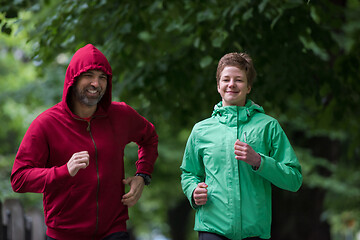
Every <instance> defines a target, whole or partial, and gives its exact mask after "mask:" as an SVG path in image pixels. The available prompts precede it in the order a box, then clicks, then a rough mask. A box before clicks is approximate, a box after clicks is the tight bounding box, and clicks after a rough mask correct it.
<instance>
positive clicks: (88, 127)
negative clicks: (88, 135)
mask: <svg viewBox="0 0 360 240" xmlns="http://www.w3.org/2000/svg"><path fill="white" fill-rule="evenodd" d="M87 123H88V126H87V128H86V131H88V132H90V121H88V122H87Z"/></svg>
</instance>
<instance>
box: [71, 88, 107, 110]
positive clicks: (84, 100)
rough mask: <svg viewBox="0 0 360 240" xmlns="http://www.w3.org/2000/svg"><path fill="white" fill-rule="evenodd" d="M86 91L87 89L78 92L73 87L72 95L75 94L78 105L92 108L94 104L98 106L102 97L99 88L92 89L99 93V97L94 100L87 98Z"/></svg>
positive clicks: (102, 94)
mask: <svg viewBox="0 0 360 240" xmlns="http://www.w3.org/2000/svg"><path fill="white" fill-rule="evenodd" d="M86 90H87V89H83V90H79V89H77V88H76V87H75V88H74V94H75V98H76V99H77V100H78V101H79V102H80V103H82V104H84V105H86V106H88V107H92V106H95V105H96V104H98V103H99V102H100V100H101V98H102V97H103V96H104V93H102V89H101V88H98V89H93V90H97V91H98V92H99V93H100V94H99V96H98V97H96V98H89V97H88V96H86Z"/></svg>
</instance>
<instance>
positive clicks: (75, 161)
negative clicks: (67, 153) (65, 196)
mask: <svg viewBox="0 0 360 240" xmlns="http://www.w3.org/2000/svg"><path fill="white" fill-rule="evenodd" d="M89 158H90V157H89V153H88V152H87V151H82V152H77V153H74V154H73V155H72V157H71V158H70V160H69V161H68V162H67V169H68V171H69V174H70V176H72V177H74V176H75V175H76V174H77V172H78V171H79V170H80V169H84V168H86V167H87V166H89Z"/></svg>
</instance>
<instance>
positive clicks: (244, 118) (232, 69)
mask: <svg viewBox="0 0 360 240" xmlns="http://www.w3.org/2000/svg"><path fill="white" fill-rule="evenodd" d="M255 76H256V71H255V68H254V66H253V63H252V59H251V58H250V56H249V55H248V54H246V53H229V54H226V55H225V56H223V57H222V58H221V59H220V61H219V64H218V68H217V73H216V78H217V90H218V92H219V94H220V95H221V98H222V101H220V102H219V103H218V104H217V105H215V107H214V111H213V113H212V116H211V117H210V118H208V119H205V120H203V121H201V122H199V123H197V124H195V126H194V127H193V129H192V132H191V134H190V136H189V139H188V141H187V144H186V148H185V152H184V157H183V162H182V164H181V167H180V169H181V171H182V174H181V184H182V188H183V191H184V193H185V195H186V196H187V198H188V199H189V201H190V204H191V206H192V207H193V208H194V209H196V214H195V227H194V230H195V231H198V232H199V239H200V240H220V239H232V240H238V239H270V230H271V218H272V217H271V185H272V184H273V185H275V186H277V187H279V188H282V189H285V190H288V191H293V192H296V191H297V190H298V189H299V188H300V186H301V184H302V174H301V166H300V163H299V161H298V159H297V157H296V155H295V152H294V150H293V148H292V146H291V145H290V142H289V140H288V138H287V136H286V135H285V132H284V131H283V130H282V128H281V126H280V124H279V123H278V121H277V120H276V119H274V118H272V117H270V116H268V115H266V114H265V113H264V110H263V108H262V107H261V106H259V105H257V104H256V103H254V102H253V101H251V100H250V99H247V95H248V94H249V93H250V91H251V89H252V86H253V81H254V79H255Z"/></svg>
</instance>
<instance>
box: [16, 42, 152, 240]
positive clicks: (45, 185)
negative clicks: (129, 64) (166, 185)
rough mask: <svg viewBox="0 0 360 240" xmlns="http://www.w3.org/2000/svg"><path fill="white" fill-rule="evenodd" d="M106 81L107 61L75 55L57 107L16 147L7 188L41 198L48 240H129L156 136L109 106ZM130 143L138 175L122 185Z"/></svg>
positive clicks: (85, 52) (127, 112) (94, 54)
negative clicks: (130, 211) (133, 145)
mask: <svg viewBox="0 0 360 240" xmlns="http://www.w3.org/2000/svg"><path fill="white" fill-rule="evenodd" d="M111 80H112V70H111V67H110V64H109V62H108V61H107V59H106V57H105V56H104V55H103V54H102V53H101V52H100V51H99V50H98V49H97V48H95V47H94V46H93V45H91V44H88V45H86V46H85V47H83V48H80V49H79V50H78V51H77V52H76V53H75V54H74V56H73V58H72V60H71V62H70V64H69V66H68V69H67V71H66V76H65V84H64V90H63V97H62V101H61V102H60V103H58V104H56V105H55V106H53V107H51V108H50V109H48V110H46V111H45V112H43V113H42V114H40V115H39V116H38V117H37V118H36V119H35V120H34V121H33V122H32V124H31V125H30V127H29V129H28V131H27V132H26V134H25V136H24V138H23V140H22V142H21V145H20V148H19V150H18V153H17V155H16V158H15V162H14V166H13V169H12V174H11V184H12V188H13V190H14V191H15V192H21V193H22V192H36V193H43V204H44V213H45V222H46V225H47V232H46V234H47V238H48V239H57V240H75V239H76V240H89V239H107V240H109V239H129V236H128V234H127V232H126V220H127V219H128V218H129V217H128V207H131V206H133V205H134V204H135V203H136V202H137V201H138V200H139V198H140V196H141V193H142V191H143V188H144V185H145V184H149V183H150V179H151V173H152V171H153V166H154V163H155V160H156V158H157V156H158V153H157V144H158V136H157V134H156V132H155V128H154V126H153V125H152V124H151V123H150V122H148V121H147V120H146V119H145V118H143V117H142V116H140V115H139V114H138V113H137V112H136V111H135V110H134V109H132V108H131V107H129V106H128V105H126V104H125V103H122V102H112V101H111V87H112V82H111ZM130 142H135V143H137V145H138V146H139V150H138V160H137V162H136V167H137V171H136V174H135V176H134V177H130V178H127V179H124V175H125V174H124V159H123V157H124V148H125V145H126V144H128V143H130ZM125 184H129V185H130V190H129V192H128V193H126V194H125V190H124V185H125Z"/></svg>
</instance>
